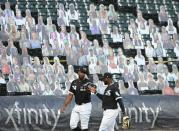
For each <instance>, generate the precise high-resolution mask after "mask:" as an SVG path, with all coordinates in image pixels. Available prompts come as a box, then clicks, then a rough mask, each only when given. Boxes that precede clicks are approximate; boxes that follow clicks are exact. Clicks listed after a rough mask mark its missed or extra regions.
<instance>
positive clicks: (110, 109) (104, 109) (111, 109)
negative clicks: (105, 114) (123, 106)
mask: <svg viewBox="0 0 179 131" xmlns="http://www.w3.org/2000/svg"><path fill="white" fill-rule="evenodd" d="M116 109H117V108H114V109H107V108H103V110H104V111H106V110H116Z"/></svg>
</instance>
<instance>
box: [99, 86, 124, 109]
mask: <svg viewBox="0 0 179 131" xmlns="http://www.w3.org/2000/svg"><path fill="white" fill-rule="evenodd" d="M121 98H122V97H121V94H120V91H119V85H118V83H113V84H111V85H110V86H108V87H107V88H106V89H105V91H104V95H103V97H102V107H103V109H104V110H105V109H117V108H118V106H117V100H118V99H121Z"/></svg>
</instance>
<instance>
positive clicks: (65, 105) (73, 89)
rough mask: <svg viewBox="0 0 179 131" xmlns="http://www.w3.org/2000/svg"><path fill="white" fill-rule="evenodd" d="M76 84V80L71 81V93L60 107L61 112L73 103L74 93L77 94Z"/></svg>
mask: <svg viewBox="0 0 179 131" xmlns="http://www.w3.org/2000/svg"><path fill="white" fill-rule="evenodd" d="M75 87H76V84H75V82H74V81H73V82H72V83H71V86H70V89H69V91H68V92H69V93H68V95H67V97H66V99H65V101H64V104H63V107H62V108H61V109H60V112H62V113H63V112H65V110H66V108H67V107H68V105H69V104H70V103H71V101H72V100H73V96H74V94H75V92H76V88H75Z"/></svg>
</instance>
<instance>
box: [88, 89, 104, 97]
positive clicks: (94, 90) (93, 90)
mask: <svg viewBox="0 0 179 131" xmlns="http://www.w3.org/2000/svg"><path fill="white" fill-rule="evenodd" d="M90 91H91V92H92V93H94V94H96V95H97V97H98V98H99V99H101V100H103V96H104V95H102V94H99V93H97V91H96V88H95V87H91V88H90Z"/></svg>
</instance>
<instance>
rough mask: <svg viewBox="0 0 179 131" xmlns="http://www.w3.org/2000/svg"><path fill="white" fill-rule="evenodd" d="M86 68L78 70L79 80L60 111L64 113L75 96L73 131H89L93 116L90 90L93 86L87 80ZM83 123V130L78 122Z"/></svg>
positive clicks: (73, 84)
mask: <svg viewBox="0 0 179 131" xmlns="http://www.w3.org/2000/svg"><path fill="white" fill-rule="evenodd" d="M86 72H87V70H86V68H85V67H80V68H79V70H78V76H79V78H78V79H76V80H74V81H73V82H72V83H71V87H70V89H69V94H68V96H67V97H66V100H65V102H64V105H63V107H62V108H61V109H60V111H61V112H62V113H63V112H64V111H65V110H66V108H67V106H68V105H69V104H70V103H71V101H72V99H73V96H75V103H76V104H75V107H74V108H73V110H72V113H71V118H70V128H71V129H72V130H73V131H87V130H88V122H89V118H90V115H91V109H92V104H91V92H90V90H89V88H90V87H91V86H93V84H92V83H91V82H90V81H89V80H88V79H87V78H85V75H86ZM79 121H80V123H81V129H80V128H79V127H78V122H79Z"/></svg>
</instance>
